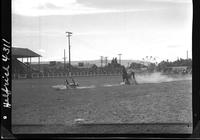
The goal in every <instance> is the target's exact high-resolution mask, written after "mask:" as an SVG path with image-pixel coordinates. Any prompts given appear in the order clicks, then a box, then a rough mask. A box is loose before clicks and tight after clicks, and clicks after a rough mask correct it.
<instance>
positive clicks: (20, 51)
mask: <svg viewBox="0 0 200 140" xmlns="http://www.w3.org/2000/svg"><path fill="white" fill-rule="evenodd" d="M12 56H14V57H16V58H27V57H41V55H39V54H37V53H35V52H33V51H32V50H29V49H28V48H16V47H12Z"/></svg>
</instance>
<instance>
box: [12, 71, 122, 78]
mask: <svg viewBox="0 0 200 140" xmlns="http://www.w3.org/2000/svg"><path fill="white" fill-rule="evenodd" d="M119 75H121V73H120V72H115V73H108V72H105V73H95V72H76V73H72V74H71V76H73V77H92V76H119ZM67 76H68V74H67V73H31V74H30V75H29V76H28V74H13V75H12V79H29V78H33V79H36V78H62V77H67Z"/></svg>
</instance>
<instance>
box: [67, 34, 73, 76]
mask: <svg viewBox="0 0 200 140" xmlns="http://www.w3.org/2000/svg"><path fill="white" fill-rule="evenodd" d="M66 34H67V37H68V45H69V76H71V50H70V49H71V48H70V47H71V45H70V37H71V36H72V32H66Z"/></svg>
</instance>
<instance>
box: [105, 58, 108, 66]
mask: <svg viewBox="0 0 200 140" xmlns="http://www.w3.org/2000/svg"><path fill="white" fill-rule="evenodd" d="M105 63H106V65H107V64H108V57H105Z"/></svg>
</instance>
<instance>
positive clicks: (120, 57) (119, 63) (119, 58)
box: [118, 53, 122, 65]
mask: <svg viewBox="0 0 200 140" xmlns="http://www.w3.org/2000/svg"><path fill="white" fill-rule="evenodd" d="M118 55H119V64H120V65H121V55H122V54H121V53H120V54H118Z"/></svg>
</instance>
